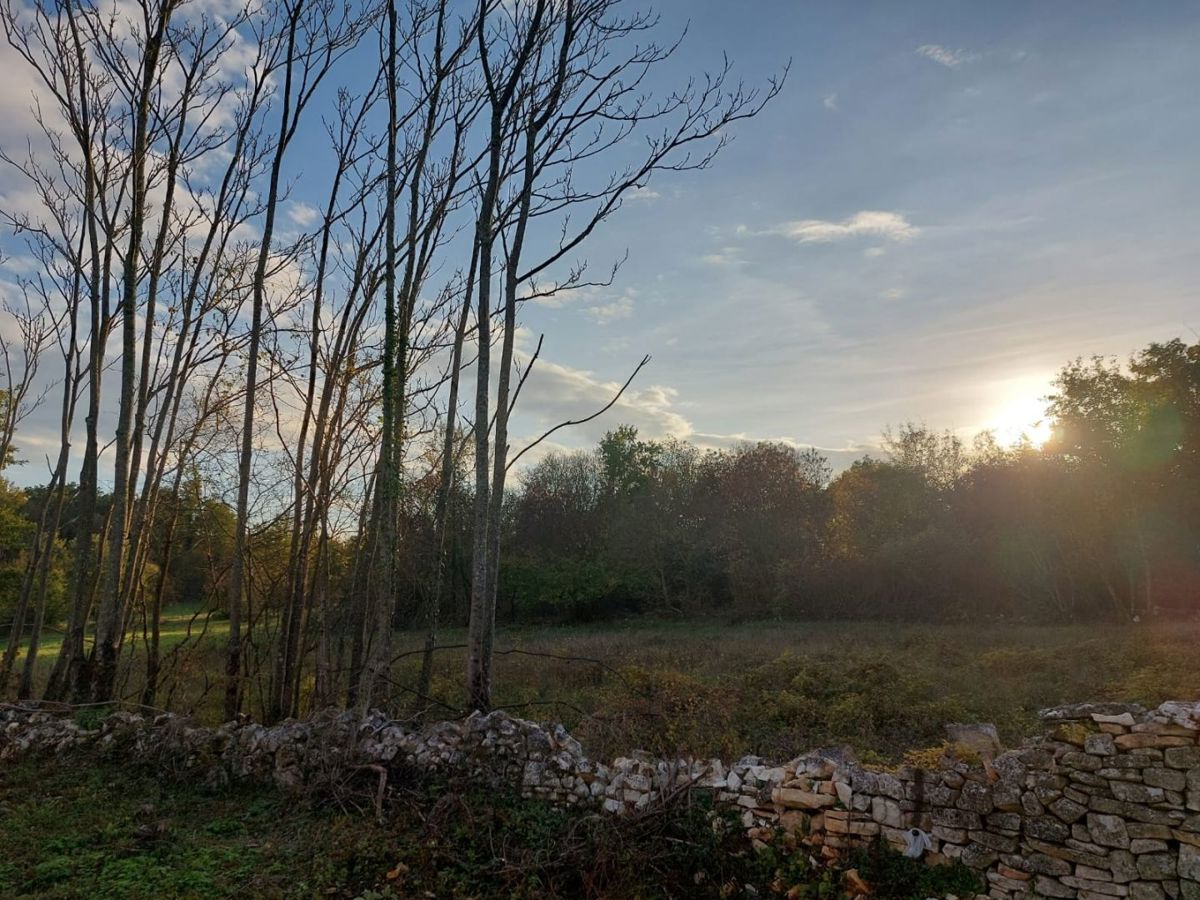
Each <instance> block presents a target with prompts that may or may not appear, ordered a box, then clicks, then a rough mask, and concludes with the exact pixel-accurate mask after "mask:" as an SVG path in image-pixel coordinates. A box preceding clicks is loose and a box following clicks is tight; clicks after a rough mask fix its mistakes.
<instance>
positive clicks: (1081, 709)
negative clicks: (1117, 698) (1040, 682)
mask: <svg viewBox="0 0 1200 900" xmlns="http://www.w3.org/2000/svg"><path fill="white" fill-rule="evenodd" d="M1145 712H1146V708H1145V707H1144V706H1141V705H1139V704H1137V703H1071V704H1068V705H1066V706H1052V707H1049V708H1048V709H1043V710H1040V711H1039V712H1038V718H1040V719H1041V720H1042V721H1044V722H1070V721H1088V720H1089V719H1090V720H1092V721H1113V720H1114V719H1118V718H1120V719H1122V724H1123V723H1124V720H1125V718H1126V717H1128V721H1129V724H1130V725H1132V724H1133V723H1134V716H1138V717H1141V716H1142V715H1144V714H1145ZM1097 716H1099V717H1100V718H1099V719H1097V718H1096V717H1097Z"/></svg>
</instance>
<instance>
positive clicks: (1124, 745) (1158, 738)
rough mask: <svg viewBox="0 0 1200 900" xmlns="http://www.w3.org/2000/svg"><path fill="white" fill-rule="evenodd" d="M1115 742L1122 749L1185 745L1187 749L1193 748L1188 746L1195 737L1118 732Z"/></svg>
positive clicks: (1193, 741) (1192, 742)
mask: <svg viewBox="0 0 1200 900" xmlns="http://www.w3.org/2000/svg"><path fill="white" fill-rule="evenodd" d="M1113 743H1115V744H1116V745H1117V746H1118V747H1119V748H1120V749H1122V750H1135V749H1138V748H1144V747H1155V748H1172V747H1176V748H1177V747H1184V748H1187V749H1193V748H1192V747H1188V745H1189V744H1194V743H1195V738H1185V737H1176V736H1174V735H1159V734H1118V735H1117V736H1116V737H1114V738H1113ZM1179 768H1183V766H1180V767H1179Z"/></svg>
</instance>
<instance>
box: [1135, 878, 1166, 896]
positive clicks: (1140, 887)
mask: <svg viewBox="0 0 1200 900" xmlns="http://www.w3.org/2000/svg"><path fill="white" fill-rule="evenodd" d="M1129 897H1130V900H1167V895H1166V894H1165V893H1163V889H1162V888H1161V887H1159V886H1158V885H1157V884H1154V883H1153V882H1147V881H1138V882H1135V883H1133V884H1131V885H1130V886H1129Z"/></svg>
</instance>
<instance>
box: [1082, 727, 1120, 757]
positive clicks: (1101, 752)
mask: <svg viewBox="0 0 1200 900" xmlns="http://www.w3.org/2000/svg"><path fill="white" fill-rule="evenodd" d="M1083 749H1084V752H1085V753H1089V754H1091V755H1092V756H1115V755H1116V753H1117V745H1116V744H1115V743H1114V742H1113V738H1112V735H1111V734H1104V733H1103V732H1101V733H1100V734H1089V735H1088V736H1087V737H1085V738H1084V739H1083Z"/></svg>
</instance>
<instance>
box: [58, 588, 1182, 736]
mask: <svg viewBox="0 0 1200 900" xmlns="http://www.w3.org/2000/svg"><path fill="white" fill-rule="evenodd" d="M191 612H192V611H182V612H181V611H174V612H173V614H172V615H171V616H170V617H169V620H168V622H167V623H166V627H165V634H164V646H173V645H176V644H178V643H180V642H181V641H182V642H183V645H182V646H183V649H182V651H181V652H180V653H178V654H177V655H176V658H175V659H174V661H173V662H172V668H171V670H170V674H169V677H168V678H167V689H168V690H169V691H170V704H171V706H172V708H174V709H178V710H181V711H185V712H189V713H193V714H195V715H196V716H197V717H199V718H201V719H203V720H208V721H213V720H214V719H215V718H216V716H217V715H218V710H219V702H220V681H219V673H220V672H221V671H222V659H221V655H222V652H223V640H224V625H225V623H223V622H218V621H213V622H211V623H210V624H209V628H208V632H207V634H206V635H205V636H204V637H203V638H200V639H197V637H196V631H197V630H198V628H199V625H198V624H196V625H194V626H193V635H192V637H191V638H188V639H187V640H186V641H185V640H184V639H185V637H186V623H187V621H188V620H189V619H190V616H191ZM464 640H465V634H464V633H463V632H462V631H461V630H457V631H456V630H451V631H447V632H445V633H443V634H442V636H441V643H442V644H443V645H445V646H446V649H443V650H440V651H439V653H438V656H437V663H436V666H435V671H434V682H433V691H432V693H433V695H434V696H435V697H436V698H437V699H438V700H439V701H441V703H443V704H444V707H435V708H434V714H436V715H445V716H450V715H453V714H456V713H457V712H459V711H461V707H462V704H463V702H464V697H463V677H462V673H463V670H464V651H463V650H462V649H461V647H458V646H456V645H461V644H462V643H463V642H464ZM422 642H423V636H422V635H420V634H417V633H411V632H405V633H400V634H397V635H396V647H397V652H398V653H410V655H407V656H403V657H402V658H400V659H399V660H398V661H397V663H396V666H395V669H394V673H393V677H394V680H395V681H396V683H397V684H405V685H412V684H414V683H415V682H416V677H417V670H418V668H419V664H420V657H419V655H418V654H417V653H415V652H412V651H416V650H418V649H419V648H420V646H421V644H422ZM1197 647H1200V624H1197V623H1188V624H1167V623H1159V624H1154V625H1140V626H1123V627H1118V626H1101V625H1091V626H1069V627H1039V626H1026V625H996V624H986V625H981V626H979V627H965V626H957V625H956V626H931V625H897V624H883V623H862V622H821V623H806V622H750V623H745V624H739V625H732V626H730V625H723V624H721V623H718V622H712V621H703V622H653V621H636V622H627V623H609V624H605V625H591V626H576V627H544V628H502V629H501V630H500V634H499V638H498V641H497V650H498V651H499V655H498V656H497V659H496V671H495V684H496V692H495V698H494V699H495V702H496V704H497V705H499V706H501V707H504V708H507V709H509V710H511V711H512V712H513V713H514V714H517V715H521V716H525V717H528V718H533V719H542V720H556V721H562V722H563V723H564V724H566V725H567V726H568V727H569V728H570V729H571V730H572V731H573V732H574V733H575V734H576V735H577V736H578V737H579V738H580V740H582V741H583V743H584V745H585V747H586V748H587V749H588V750H589V751H590V752H591V753H592V754H594V755H596V756H598V757H601V758H604V757H611V756H613V755H617V754H620V753H625V752H628V751H629V750H632V749H634V748H641V749H646V750H650V751H653V752H656V753H664V754H673V753H693V754H697V755H719V756H722V757H725V758H735V757H737V756H740V755H742V754H744V753H757V754H761V755H763V756H767V757H772V758H776V759H783V758H789V757H791V756H794V755H796V754H797V753H799V752H801V751H803V750H806V749H810V748H812V747H815V746H822V745H828V744H850V745H852V746H853V747H855V749H857V750H858V751H859V752H860V753H861V754H866V755H868V756H872V755H873V756H879V757H881V758H886V759H896V758H899V757H900V756H901V755H902V754H903V752H904V751H905V750H909V749H912V748H917V747H925V746H930V745H935V744H937V743H939V742H940V741H941V740H942V739H943V738H944V736H945V735H944V733H943V730H942V726H943V725H944V724H945V723H946V722H951V721H990V722H994V723H995V724H996V725H997V727H998V728H999V729H1000V733H1001V736H1002V737H1003V738H1004V739H1005V740H1006V741H1007V742H1008V743H1010V744H1012V743H1015V741H1016V740H1017V739H1018V738H1019V737H1020V736H1021V735H1023V734H1027V733H1030V732H1032V731H1034V730H1035V729H1036V727H1037V718H1036V712H1037V710H1038V709H1039V708H1041V707H1044V706H1049V705H1054V704H1058V703H1066V702H1073V701H1080V700H1108V699H1112V700H1130V701H1138V702H1141V703H1144V704H1147V705H1151V704H1156V703H1158V702H1161V701H1162V700H1164V699H1169V698H1191V697H1197V696H1200V666H1197V665H1196V659H1197V651H1196V648H1197ZM52 655H53V652H52V650H51V651H50V652H48V653H47V654H46V656H45V657H44V658H45V659H46V660H47V663H48V661H49V660H50V659H51V658H52ZM131 658H132V659H133V665H132V666H130V667H129V668H128V670H127V671H128V672H129V675H128V678H127V681H126V683H125V691H124V693H125V696H127V697H131V698H134V699H136V697H137V696H138V693H139V692H140V671H141V665H142V664H141V660H140V650H139V649H138V648H137V647H136V645H135V646H134V649H133V652H132V657H131ZM257 695H258V691H257V686H255V685H251V711H252V712H255V711H256V709H255V705H254V704H255V697H256V696H257ZM395 702H396V708H397V710H398V711H399V710H401V709H404V708H407V706H408V705H409V704H410V703H411V702H412V698H411V696H410V695H405V694H404V693H403V692H402V691H399V690H398V691H397V696H396V698H395Z"/></svg>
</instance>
